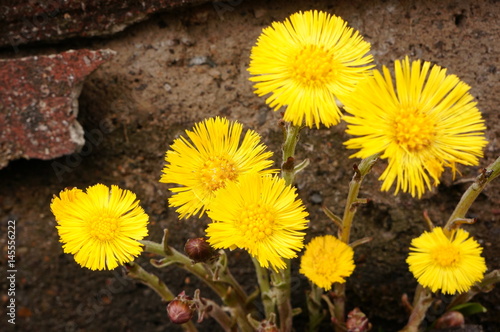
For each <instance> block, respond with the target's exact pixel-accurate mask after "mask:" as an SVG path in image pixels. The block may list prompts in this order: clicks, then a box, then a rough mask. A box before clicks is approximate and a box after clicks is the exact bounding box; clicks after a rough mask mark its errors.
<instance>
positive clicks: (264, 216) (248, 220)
mask: <svg viewBox="0 0 500 332" xmlns="http://www.w3.org/2000/svg"><path fill="white" fill-rule="evenodd" d="M274 219H275V216H274V212H273V210H272V209H271V208H270V207H267V206H261V205H260V204H255V203H253V204H249V205H248V206H246V207H245V209H244V210H243V211H242V213H241V218H240V222H239V225H238V226H239V229H240V231H241V233H242V234H244V237H245V238H247V239H252V240H255V241H261V240H264V239H266V238H268V237H269V236H270V235H271V234H272V233H273V225H274Z"/></svg>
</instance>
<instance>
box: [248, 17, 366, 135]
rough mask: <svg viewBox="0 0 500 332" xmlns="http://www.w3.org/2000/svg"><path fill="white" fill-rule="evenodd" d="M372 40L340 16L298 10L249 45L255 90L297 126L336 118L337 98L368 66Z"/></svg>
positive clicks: (327, 123)
mask: <svg viewBox="0 0 500 332" xmlns="http://www.w3.org/2000/svg"><path fill="white" fill-rule="evenodd" d="M369 50H370V44H369V43H367V42H365V41H364V40H363V38H362V37H361V36H360V35H359V33H358V32H357V31H355V30H354V29H352V28H348V27H347V23H346V22H345V21H344V20H342V19H341V18H340V17H337V16H334V15H330V14H328V13H325V12H321V11H316V10H315V11H306V12H304V13H302V12H298V13H295V14H293V15H291V16H290V18H288V19H287V20H285V22H283V23H282V22H274V23H273V24H272V25H271V26H270V27H267V28H265V29H264V30H263V31H262V34H261V35H260V36H259V38H258V40H257V44H256V46H254V47H253V48H252V51H251V55H250V59H251V61H250V66H249V68H248V71H249V72H250V74H251V75H256V76H253V77H251V78H250V80H251V81H253V82H258V83H256V84H255V88H256V91H255V93H256V94H258V95H259V96H263V95H267V94H271V95H270V96H269V97H268V98H267V100H266V103H268V104H269V106H271V107H273V108H274V110H275V111H276V110H278V109H279V108H280V107H282V106H287V109H286V111H285V114H284V119H285V121H288V122H292V123H293V124H294V125H297V126H300V125H302V124H303V123H304V122H305V124H306V125H307V126H309V127H311V128H312V127H313V125H314V126H316V127H317V128H319V125H320V123H323V124H324V125H325V126H327V127H330V126H332V125H336V124H337V123H339V121H340V115H341V113H340V110H339V107H338V106H337V102H336V98H337V99H339V100H340V101H342V98H343V96H344V95H346V94H349V93H351V92H352V90H353V88H354V86H355V85H356V83H357V82H358V81H359V80H360V79H361V78H363V77H364V76H365V75H366V74H367V72H368V71H369V69H370V68H372V67H373V66H371V65H370V66H368V64H369V63H370V62H371V61H372V59H373V57H372V56H371V55H366V53H367V52H369Z"/></svg>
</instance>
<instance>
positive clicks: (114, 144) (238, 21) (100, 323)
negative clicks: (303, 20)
mask: <svg viewBox="0 0 500 332" xmlns="http://www.w3.org/2000/svg"><path fill="white" fill-rule="evenodd" d="M221 4H222V5H221ZM308 9H319V10H326V11H328V12H330V13H332V14H335V15H338V16H341V17H343V18H344V19H345V20H347V21H348V22H349V24H350V26H352V27H354V28H355V29H358V30H359V31H360V32H361V34H363V35H364V36H365V38H366V40H368V41H369V42H371V43H372V54H373V55H374V58H375V62H376V63H377V65H379V66H381V65H392V61H393V60H394V59H401V58H402V57H404V56H405V55H409V56H410V57H411V58H412V59H415V58H421V59H424V60H429V61H433V62H435V63H437V64H439V65H440V66H444V67H447V68H448V70H449V73H453V74H457V75H458V76H460V78H461V79H463V80H464V81H465V82H466V83H468V84H469V85H471V86H472V90H471V91H472V94H473V95H474V96H475V97H476V99H477V102H478V107H479V109H480V110H481V111H482V112H483V116H484V118H485V120H486V125H487V131H486V137H487V139H488V141H489V145H488V146H487V147H486V149H485V157H484V159H483V160H481V163H480V165H479V166H477V167H461V168H460V171H461V175H460V176H458V177H457V178H456V179H455V180H453V179H451V175H450V174H449V172H448V173H446V174H445V176H444V179H443V183H442V184H441V185H440V186H439V187H438V188H436V189H435V190H434V191H432V192H429V193H427V194H426V195H425V196H424V197H423V198H422V199H420V200H417V199H414V198H412V197H411V196H409V195H405V194H399V195H397V196H394V195H393V194H392V193H381V192H380V191H379V188H380V184H381V183H380V182H379V181H378V180H377V178H378V176H379V175H380V174H381V173H382V171H383V169H384V167H385V163H384V162H380V163H378V164H377V165H376V166H375V168H374V170H373V172H372V173H371V174H370V175H369V176H368V177H367V178H366V181H365V182H364V184H363V186H362V189H361V195H362V196H363V197H367V198H370V199H371V200H372V202H371V203H369V204H368V205H366V206H363V207H362V208H361V209H360V211H359V212H358V214H357V216H356V220H355V225H354V231H353V235H352V238H353V239H359V238H361V237H364V236H372V237H373V241H372V242H371V243H369V244H367V245H365V246H364V247H361V248H360V249H359V250H357V251H356V256H355V259H356V270H355V272H354V274H353V276H352V277H351V278H349V279H348V282H347V295H348V303H347V307H348V309H352V308H354V307H359V308H360V309H361V310H362V311H363V312H365V313H366V314H367V315H368V317H369V319H370V321H371V322H372V323H373V325H374V331H396V330H398V329H399V328H401V327H403V326H404V324H405V322H406V320H407V314H406V312H405V310H404V308H403V306H402V305H401V301H400V299H401V296H402V294H403V293H408V294H409V296H410V297H412V295H413V292H414V289H415V286H416V281H415V280H414V279H413V278H412V276H411V274H410V273H409V272H408V268H407V266H406V264H405V258H406V255H407V253H408V246H409V243H410V241H411V239H412V238H413V237H415V236H417V235H419V234H420V233H421V232H422V231H423V230H424V229H425V226H424V223H423V218H422V213H423V211H424V210H427V211H428V213H429V215H430V217H431V219H432V220H433V221H434V222H435V223H436V224H438V225H442V224H443V222H445V221H446V220H447V218H448V216H449V215H450V213H451V212H452V211H453V208H454V206H455V205H456V203H457V202H458V200H459V198H460V196H461V194H462V193H463V192H464V191H465V190H466V189H467V187H468V186H469V185H470V183H471V181H472V179H473V178H474V177H475V176H476V175H477V174H478V171H479V169H480V168H481V167H486V166H487V165H488V164H490V163H491V162H492V161H493V160H494V159H496V158H497V157H498V156H499V155H500V146H499V139H500V113H499V112H498V105H499V104H500V83H499V81H500V80H499V65H500V64H499V59H500V23H499V22H500V5H499V3H498V2H496V1H453V0H447V1H371V2H367V1H363V0H350V1H335V2H334V1H305V0H301V1H294V2H293V3H292V2H288V1H283V0H279V1H262V0H259V1H248V2H243V1H232V2H222V3H214V4H205V5H202V6H197V7H194V8H186V9H182V10H177V11H175V12H168V13H163V14H158V15H155V16H153V17H151V18H150V19H149V20H147V21H145V22H142V23H138V24H135V25H134V26H131V27H129V28H127V29H126V30H125V31H123V32H120V33H118V34H115V35H113V36H111V37H107V38H92V39H72V40H68V41H64V42H62V43H60V44H56V45H38V46H36V47H32V46H30V47H24V48H21V50H22V53H21V54H11V53H9V51H8V50H4V51H3V53H2V54H0V56H2V57H9V56H20V55H28V54H49V53H53V52H59V51H63V50H67V49H75V48H91V49H100V48H110V49H113V50H115V51H116V52H117V55H116V56H115V57H114V58H113V59H112V60H111V61H110V62H108V63H106V64H104V65H103V66H101V67H100V68H99V69H98V70H97V71H96V72H94V73H93V74H92V75H91V76H90V77H89V78H88V80H87V82H86V83H85V86H84V88H83V91H82V94H81V97H80V113H79V121H80V122H81V124H82V125H83V127H84V128H85V130H86V132H87V145H86V147H85V148H84V150H82V152H80V153H76V154H73V155H70V156H65V157H61V158H58V159H56V160H51V161H40V160H29V161H27V160H19V161H15V162H12V163H11V164H10V165H9V166H8V167H7V168H5V169H2V170H0V183H1V186H0V208H1V212H0V220H1V226H0V229H1V234H2V237H1V238H0V246H1V247H2V249H4V250H6V241H7V238H6V236H5V235H4V234H6V230H7V221H8V220H15V221H16V245H17V247H16V260H17V262H16V263H17V270H18V272H17V285H16V303H17V319H16V325H15V329H16V330H19V331H177V330H179V328H178V327H176V326H173V325H172V324H171V323H170V322H169V321H168V318H167V316H166V313H165V305H164V304H162V303H161V301H160V299H159V297H158V296H157V295H156V294H155V293H154V292H152V291H151V290H149V289H148V288H146V287H145V286H143V285H140V284H135V283H133V282H132V281H130V280H127V279H125V278H123V277H122V275H121V271H120V269H117V270H115V271H102V272H92V271H90V270H87V269H82V268H80V267H79V266H78V265H77V264H76V263H75V262H74V260H73V258H72V256H70V255H66V254H64V253H63V252H62V248H61V245H60V243H59V242H58V236H57V233H56V230H55V228H54V226H55V221H54V217H53V215H52V214H51V212H50V209H49V204H50V200H51V197H52V195H53V194H57V193H59V191H60V190H62V189H63V188H65V187H68V186H71V187H79V188H86V187H87V186H90V185H93V184H95V183H98V182H101V183H104V184H107V185H111V184H117V185H119V186H120V187H122V188H126V189H130V190H132V191H134V192H135V193H136V194H137V196H138V197H139V199H140V200H141V205H142V206H143V207H144V208H145V210H146V212H147V213H148V214H149V216H150V221H151V225H150V228H149V229H150V236H149V239H151V240H155V241H160V237H161V233H162V229H164V228H168V229H169V230H170V232H171V234H172V235H171V245H173V246H174V247H176V248H178V249H181V248H182V246H183V244H184V242H185V241H186V239H188V238H190V237H195V236H202V235H203V234H204V227H205V225H206V222H207V220H205V219H204V220H198V219H195V218H191V219H190V220H188V221H178V220H177V215H176V213H175V211H173V210H170V209H169V208H168V205H167V198H168V197H169V195H170V194H169V191H168V185H166V184H162V183H159V182H158V180H159V178H160V174H161V169H162V167H163V165H164V153H165V151H166V150H167V149H168V146H169V145H170V144H171V143H172V141H173V139H174V138H176V137H178V135H180V134H182V133H183V131H184V130H185V129H189V128H191V126H192V125H193V123H194V122H197V121H200V120H203V119H205V118H207V117H211V116H216V115H219V116H225V117H228V118H229V119H231V120H239V121H240V122H242V123H243V124H244V125H245V127H246V128H252V129H254V130H256V131H258V132H259V133H260V134H261V135H262V136H263V140H264V141H265V143H266V144H268V146H269V147H270V149H271V150H273V151H275V152H276V153H275V161H276V162H278V161H279V160H280V153H279V147H280V144H281V138H282V136H281V132H280V129H279V127H278V125H277V122H278V119H279V114H278V113H276V112H272V111H270V110H269V108H268V107H267V106H266V105H265V103H264V99H263V98H259V97H257V96H256V95H254V94H253V92H252V90H253V89H252V85H251V83H250V82H249V81H248V77H249V75H248V72H247V70H246V69H247V67H248V63H249V52H250V49H251V47H252V46H253V44H254V42H255V40H256V38H257V36H258V35H259V34H260V32H261V30H262V29H263V28H264V27H266V26H268V25H269V24H270V23H271V22H273V21H275V20H283V19H284V18H285V17H287V16H288V15H290V14H291V13H293V12H296V11H298V10H308ZM344 130H345V125H344V124H340V125H338V126H335V127H332V128H329V129H325V128H322V129H320V130H308V129H306V130H304V131H303V135H302V137H301V141H300V142H299V146H298V149H297V157H298V158H299V159H304V158H310V159H311V165H310V166H309V168H308V169H307V171H306V172H304V173H301V174H300V175H299V177H298V179H297V188H298V190H299V194H300V197H301V198H302V199H303V201H304V202H305V204H306V206H307V208H308V211H309V213H310V229H309V231H308V236H307V240H306V242H308V241H309V239H310V238H311V237H313V236H315V235H319V234H324V233H334V232H335V231H336V230H335V228H334V227H333V225H332V223H331V222H329V221H328V219H327V218H325V216H324V214H323V213H322V211H321V204H324V205H326V206H327V207H329V208H330V209H331V210H333V211H335V212H336V213H338V214H341V213H342V211H343V206H344V202H345V198H346V194H347V186H348V183H349V180H350V178H351V176H352V172H351V167H352V164H353V163H354V162H356V160H353V159H349V158H348V156H349V154H350V152H349V151H347V150H346V149H345V148H344V147H343V146H342V142H344V141H345V140H347V138H348V136H347V135H346V134H345V133H344ZM54 162H57V163H60V164H62V165H66V166H67V168H66V170H67V171H64V172H61V171H57V167H56V166H55V165H57V164H54ZM499 193H500V179H497V181H496V182H494V183H492V184H491V185H490V186H489V187H487V188H486V190H485V191H484V192H483V193H482V194H481V195H480V196H479V198H478V200H477V201H476V202H475V204H474V205H473V207H472V209H471V210H470V213H469V216H470V217H476V218H478V222H477V224H476V225H473V226H468V227H467V230H468V231H470V232H471V233H472V234H473V235H474V237H475V238H476V239H478V241H480V243H481V244H482V245H483V246H484V255H485V257H486V261H487V265H488V268H489V270H493V269H499V268H500V243H499V241H498V239H499V237H500V194H499ZM3 252H5V251H3ZM229 256H230V264H231V267H232V271H233V273H234V275H235V277H236V278H237V279H238V280H240V281H241V282H242V283H243V284H244V286H245V288H246V289H247V290H248V291H252V290H253V288H252V287H253V286H252V285H253V284H254V281H255V278H254V275H253V269H252V267H251V263H250V260H249V259H248V257H247V256H246V254H244V253H243V252H240V251H234V252H231V253H230V255H229ZM149 258H150V256H147V255H142V256H141V257H140V258H139V259H138V260H137V261H138V262H140V263H141V265H142V266H144V267H145V268H146V269H147V270H149V271H153V272H155V273H158V275H160V276H161V277H162V278H163V280H164V281H165V282H166V283H167V284H168V285H169V286H170V287H171V289H172V290H173V291H175V292H180V291H181V290H183V289H185V290H186V291H187V293H191V294H192V293H193V291H194V290H195V289H196V288H198V287H200V285H199V283H198V282H197V280H196V279H195V278H194V277H191V276H189V275H188V274H186V273H184V272H182V271H179V270H176V269H175V268H167V269H164V270H157V269H155V268H153V267H152V266H150V265H149V264H148V259H149ZM1 264H2V270H3V271H4V270H6V268H5V267H6V265H5V264H6V262H5V257H4V255H2V261H1ZM296 264H297V263H296V262H295V265H294V269H295V273H294V277H293V292H294V297H293V299H294V303H293V304H294V306H300V307H302V308H303V309H304V310H305V300H304V292H305V290H306V289H307V288H308V282H307V280H306V279H305V278H304V277H302V276H300V275H299V274H298V273H297V271H296V269H297V266H296ZM2 275H3V274H2ZM2 279H3V280H2V281H1V285H2V286H1V287H2V290H1V294H2V298H1V299H2V301H1V302H2V313H4V310H5V306H6V301H7V296H6V294H7V283H6V282H5V279H4V277H2ZM203 294H205V296H210V295H211V294H210V291H209V290H206V289H205V288H202V295H203ZM475 300H477V301H478V302H481V303H482V304H483V305H484V306H485V307H486V308H487V309H488V312H487V313H484V314H478V315H474V316H471V317H470V318H468V319H467V322H468V323H471V324H480V325H482V326H483V329H484V330H485V331H499V330H500V318H499V315H498V313H500V291H499V290H498V289H494V290H493V291H491V292H490V293H488V294H482V295H480V296H478V297H477V298H475ZM446 301H449V298H446V297H444V298H443V302H444V303H446ZM438 312H439V308H436V309H435V310H431V312H430V314H429V317H428V321H431V320H432V319H433V318H435V315H436V314H437V313H438ZM5 320H6V319H5V314H2V323H1V324H4V323H5ZM305 324H306V316H305V314H301V315H299V316H297V317H296V318H295V328H296V330H297V331H302V330H304V328H305ZM1 326H4V325H1ZM10 327H11V328H12V326H10ZM325 328H328V327H327V326H326V327H325ZM2 330H3V328H2ZM200 330H201V331H209V330H210V331H211V330H217V327H216V326H214V324H213V322H210V321H207V322H205V323H203V325H201V326H200Z"/></svg>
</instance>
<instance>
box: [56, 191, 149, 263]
mask: <svg viewBox="0 0 500 332" xmlns="http://www.w3.org/2000/svg"><path fill="white" fill-rule="evenodd" d="M135 199H136V196H135V194H134V193H132V192H130V191H128V190H122V189H120V188H118V187H117V186H115V185H112V186H111V190H110V189H109V188H108V187H107V186H105V185H103V184H96V185H94V186H91V187H89V188H87V192H86V193H85V192H83V191H81V190H80V189H77V188H72V189H65V190H63V191H61V193H60V197H57V196H54V198H53V199H52V203H51V204H50V209H51V210H52V213H53V214H54V216H55V218H56V221H57V224H58V226H56V228H57V230H58V233H59V237H60V241H61V242H62V243H64V245H63V249H64V252H65V253H69V254H73V255H75V261H76V262H77V263H78V264H80V265H81V266H83V267H87V268H89V269H91V270H104V269H108V270H112V269H114V268H115V267H117V266H118V265H119V264H123V263H127V262H130V261H132V260H133V259H134V257H136V256H138V255H139V254H140V253H141V252H142V244H140V243H139V242H138V240H142V239H143V238H144V237H145V236H147V235H148V229H147V224H148V219H149V217H148V215H147V214H146V213H144V210H143V209H142V208H141V207H140V206H139V201H136V200H135Z"/></svg>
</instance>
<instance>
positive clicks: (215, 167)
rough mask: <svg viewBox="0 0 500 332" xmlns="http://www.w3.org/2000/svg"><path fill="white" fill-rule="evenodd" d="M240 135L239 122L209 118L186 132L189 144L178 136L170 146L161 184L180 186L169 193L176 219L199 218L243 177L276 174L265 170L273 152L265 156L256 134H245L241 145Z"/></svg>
mask: <svg viewBox="0 0 500 332" xmlns="http://www.w3.org/2000/svg"><path fill="white" fill-rule="evenodd" d="M242 131H243V126H242V125H241V124H240V123H238V122H229V121H228V120H227V119H225V118H219V117H216V118H210V119H207V120H205V121H203V122H200V123H197V124H196V125H195V127H194V130H193V131H189V130H186V134H187V136H188V138H189V140H188V139H186V138H185V137H182V136H181V137H180V138H178V139H176V140H175V141H174V143H173V144H172V145H171V146H170V150H169V151H167V153H166V157H165V160H166V162H167V165H166V166H165V167H164V168H163V173H164V174H163V175H162V177H161V179H160V182H164V183H175V184H178V185H179V186H180V187H176V188H172V189H170V190H171V191H172V192H173V193H174V195H173V196H172V197H171V198H170V199H169V204H170V206H173V207H178V209H177V212H178V213H179V214H180V215H179V218H181V219H182V218H187V217H190V216H191V215H194V214H197V213H199V216H200V217H201V216H202V215H203V213H204V212H205V209H206V206H207V205H208V204H209V203H210V201H211V200H212V199H213V198H214V196H215V193H216V192H217V190H219V189H220V188H224V187H225V186H226V184H227V183H228V182H230V181H236V180H238V178H239V176H241V175H242V174H246V173H262V174H267V173H274V172H275V170H268V169H267V168H268V167H270V166H271V165H272V163H273V162H272V160H269V158H270V157H271V156H272V152H269V151H267V152H266V146H265V145H264V144H262V143H260V136H259V134H257V133H256V132H255V131H253V130H248V131H247V132H246V134H245V136H244V137H243V141H241V142H240V140H241V133H242Z"/></svg>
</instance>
